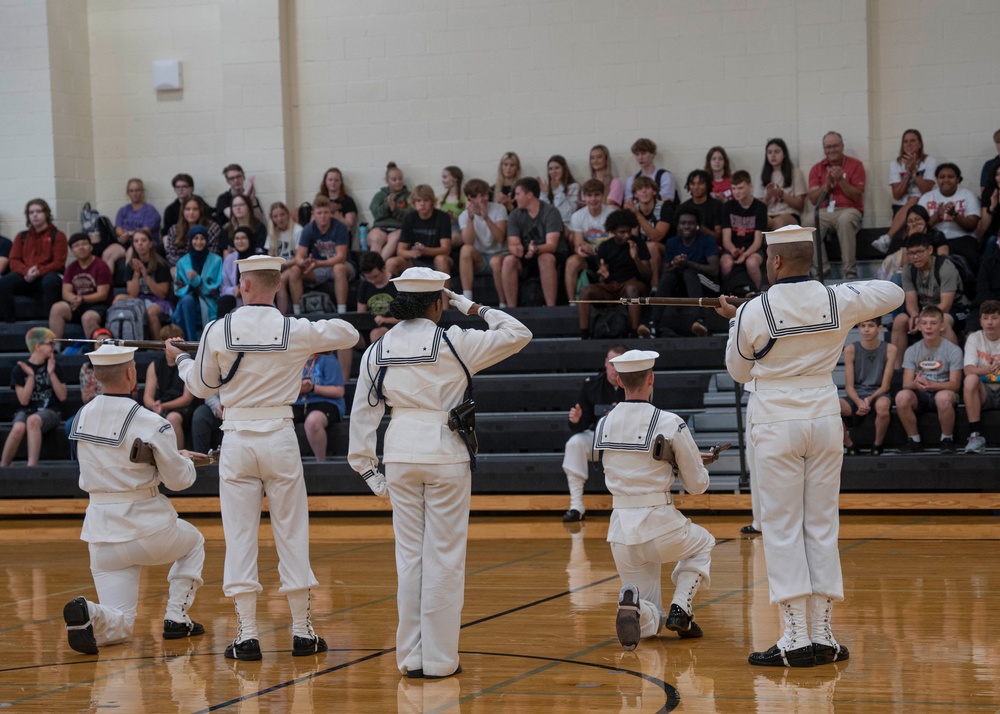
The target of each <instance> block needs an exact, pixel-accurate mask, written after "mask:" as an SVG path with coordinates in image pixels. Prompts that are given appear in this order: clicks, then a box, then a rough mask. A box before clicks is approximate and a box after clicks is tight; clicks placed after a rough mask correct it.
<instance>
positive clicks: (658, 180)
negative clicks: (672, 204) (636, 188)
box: [625, 139, 676, 201]
mask: <svg viewBox="0 0 1000 714" xmlns="http://www.w3.org/2000/svg"><path fill="white" fill-rule="evenodd" d="M632 156H634V157H635V162H636V163H637V164H639V171H638V172H637V173H636V174H635V175H633V176H629V177H628V179H626V180H625V200H626V201H627V200H629V199H631V198H633V195H634V194H633V192H632V184H633V183H634V182H635V180H636V179H637V178H639V177H640V176H645V177H646V178H649V179H652V180H653V182H654V185H655V186H657V188H658V190H657V195H658V196H659V199H660V200H661V201H673V200H674V198H675V196H676V189H675V188H674V177H673V174H671V173H670V172H669V171H667V170H666V169H660V168H657V167H656V163H655V161H656V144H655V143H654V142H653V141H652V140H650V139H636V141H635V143H634V144H632Z"/></svg>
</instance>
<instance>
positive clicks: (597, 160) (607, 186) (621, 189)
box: [590, 144, 625, 208]
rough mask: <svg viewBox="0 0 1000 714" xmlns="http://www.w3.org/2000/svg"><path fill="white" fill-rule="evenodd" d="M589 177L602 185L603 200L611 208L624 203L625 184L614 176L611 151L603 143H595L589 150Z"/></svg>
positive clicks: (618, 206) (619, 206)
mask: <svg viewBox="0 0 1000 714" xmlns="http://www.w3.org/2000/svg"><path fill="white" fill-rule="evenodd" d="M590 178H592V179H596V180H598V181H600V182H601V185H602V186H604V199H603V200H604V202H605V203H606V204H608V205H609V206H611V207H612V208H621V207H622V206H623V205H624V204H625V186H624V184H622V182H621V181H620V180H619V179H617V178H615V174H614V170H613V169H612V167H611V151H609V150H608V147H606V146H605V145H604V144H595V145H594V147H593V148H592V149H591V150H590Z"/></svg>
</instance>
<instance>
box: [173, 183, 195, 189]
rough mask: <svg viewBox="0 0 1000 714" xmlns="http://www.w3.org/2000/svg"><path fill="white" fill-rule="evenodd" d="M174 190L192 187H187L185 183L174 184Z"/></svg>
mask: <svg viewBox="0 0 1000 714" xmlns="http://www.w3.org/2000/svg"><path fill="white" fill-rule="evenodd" d="M174 188H175V189H178V188H192V187H191V186H188V185H187V184H186V183H175V184H174Z"/></svg>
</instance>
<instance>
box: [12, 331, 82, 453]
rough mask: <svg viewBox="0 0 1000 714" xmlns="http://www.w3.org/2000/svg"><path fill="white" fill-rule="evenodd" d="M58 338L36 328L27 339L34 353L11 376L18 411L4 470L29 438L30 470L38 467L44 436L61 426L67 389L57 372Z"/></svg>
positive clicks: (30, 349)
mask: <svg viewBox="0 0 1000 714" xmlns="http://www.w3.org/2000/svg"><path fill="white" fill-rule="evenodd" d="M55 339H56V336H55V335H54V334H52V331H51V330H49V329H47V328H45V327H32V328H31V329H30V330H28V332H27V334H26V335H25V336H24V341H25V344H27V346H28V352H29V353H30V355H29V357H28V359H27V361H26V362H24V361H21V360H18V361H17V364H16V365H15V366H14V368H13V369H12V370H11V372H10V387H11V389H13V390H14V396H15V397H16V398H17V406H18V409H17V411H16V412H15V413H14V419H13V423H12V424H11V428H10V433H9V434H8V435H7V441H6V442H4V445H3V455H2V457H0V466H10V465H11V463H12V462H13V461H14V455H15V454H16V453H17V447H18V446H20V445H21V440H22V439H23V438H24V436H25V434H27V436H28V466H37V465H38V458H39V456H40V454H41V451H42V436H44V435H45V434H47V433H48V432H50V431H52V430H53V429H55V428H56V427H57V426H59V423H60V422H61V421H62V415H61V414H60V413H59V407H58V403H59V402H64V401H66V394H67V392H66V385H65V384H63V382H62V380H61V379H59V372H58V370H57V369H56V344H55V342H54V340H55Z"/></svg>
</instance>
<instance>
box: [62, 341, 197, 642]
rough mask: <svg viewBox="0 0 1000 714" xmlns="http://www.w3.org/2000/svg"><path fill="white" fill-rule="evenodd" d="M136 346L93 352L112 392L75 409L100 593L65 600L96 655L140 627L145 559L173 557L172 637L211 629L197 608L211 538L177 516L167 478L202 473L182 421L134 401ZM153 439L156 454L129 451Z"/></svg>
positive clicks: (167, 625)
mask: <svg viewBox="0 0 1000 714" xmlns="http://www.w3.org/2000/svg"><path fill="white" fill-rule="evenodd" d="M134 352H135V348H134V347H113V346H111V345H102V346H101V347H99V348H98V349H97V350H95V351H94V352H91V353H90V355H89V357H90V361H91V362H92V363H93V365H94V374H95V376H96V377H97V379H98V380H99V381H100V382H101V384H102V385H103V386H104V393H103V394H102V395H100V396H98V397H95V398H94V400H93V401H91V402H90V403H89V404H87V405H86V406H85V407H83V408H82V409H81V410H80V412H79V413H78V414H77V416H76V420H75V422H74V423H73V430H72V432H71V433H70V439H72V440H73V441H75V442H76V443H77V454H78V456H79V460H80V488H81V489H82V490H84V491H86V492H87V493H89V494H90V504H89V505H88V506H87V515H86V517H85V518H84V521H83V532H82V533H81V534H80V538H81V540H84V541H87V542H88V543H89V544H90V569H91V572H92V573H93V575H94V586H95V587H96V588H97V598H98V601H99V602H90V601H89V600H87V599H86V598H83V597H78V598H75V599H74V600H71V601H70V602H69V603H67V604H66V607H65V608H63V617H64V619H65V620H66V629H67V633H68V637H69V646H70V647H72V648H73V649H74V650H76V651H77V652H83V653H85V654H96V653H97V651H98V647H99V646H103V645H113V644H118V643H120V642H124V641H125V640H127V639H129V637H131V635H132V629H133V626H134V624H135V617H136V606H137V603H138V599H139V576H140V574H141V572H142V566H143V565H162V564H164V563H173V565H172V566H171V568H170V573H169V575H167V580H168V581H169V583H170V587H169V594H168V597H167V611H166V615H165V617H164V621H163V637H164V639H179V638H182V637H191V636H194V635H201V634H204V632H205V628H204V627H202V626H201V625H199V624H198V623H197V622H194V621H192V620H191V618H190V617H189V616H188V609H189V608H190V607H191V603H192V602H194V596H195V592H197V590H198V588H199V587H200V586H201V583H202V579H201V567H202V564H203V563H204V562H205V547H204V546H205V539H204V538H203V537H202V535H201V533H199V532H198V529H196V528H195V527H194V526H192V525H191V524H190V523H188V522H186V521H182V520H180V519H179V518H178V517H177V512H176V511H175V510H174V507H173V506H172V505H171V504H170V501H169V500H168V499H167V497H166V496H164V495H163V494H161V493H160V492H159V488H158V486H159V485H160V484H161V483H163V484H164V485H166V487H167V488H169V489H170V490H172V491H182V490H184V489H186V488H188V487H189V486H191V484H193V483H194V480H195V470H194V465H193V464H192V463H191V461H190V459H189V458H187V457H189V456H202V455H201V454H192V453H190V452H187V451H178V450H177V441H176V438H175V437H174V433H173V428H172V427H171V426H170V422H168V421H167V420H166V419H164V418H163V417H161V416H159V415H157V414H154V413H153V412H151V411H150V410H148V409H146V408H144V407H143V406H142V405H140V404H137V403H136V402H135V401H133V400H132V398H131V394H132V390H133V389H134V388H135V385H136V368H135V361H134V360H133V353H134ZM136 439H140V440H141V441H142V442H145V443H146V444H148V445H149V447H150V449H151V450H152V453H153V459H154V460H155V463H148V462H147V463H133V462H132V461H130V460H129V454H130V452H131V449H132V444H133V442H134V441H135V440H136Z"/></svg>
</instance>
